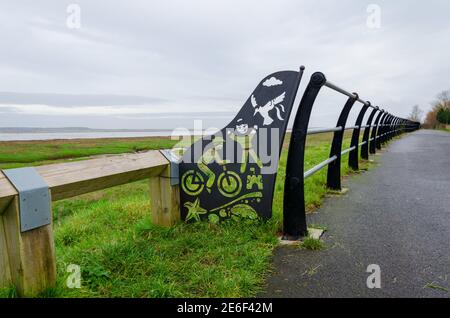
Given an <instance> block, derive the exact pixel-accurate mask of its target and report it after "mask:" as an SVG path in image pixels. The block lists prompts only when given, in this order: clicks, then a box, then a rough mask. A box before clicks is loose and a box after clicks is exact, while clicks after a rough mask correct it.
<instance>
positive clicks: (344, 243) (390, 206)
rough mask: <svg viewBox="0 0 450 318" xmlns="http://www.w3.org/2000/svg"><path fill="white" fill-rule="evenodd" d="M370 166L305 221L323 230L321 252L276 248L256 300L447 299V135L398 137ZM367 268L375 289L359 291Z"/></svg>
mask: <svg viewBox="0 0 450 318" xmlns="http://www.w3.org/2000/svg"><path fill="white" fill-rule="evenodd" d="M376 161H377V163H378V164H377V166H376V167H373V168H372V169H371V170H370V171H368V172H365V173H363V174H360V175H356V176H352V177H350V178H349V180H348V182H347V183H348V184H347V185H346V186H347V187H348V188H349V189H350V191H349V192H348V194H346V195H345V196H342V197H338V198H335V197H334V198H327V199H326V200H325V202H324V205H323V207H322V208H321V209H319V210H318V211H317V213H315V214H312V215H309V216H308V222H309V224H318V225H322V226H326V227H327V230H328V231H327V232H326V234H325V235H324V237H323V241H324V243H325V244H326V249H324V250H322V251H317V252H314V251H308V250H300V249H298V248H293V247H280V248H278V249H277V250H276V251H275V254H274V257H273V258H274V259H273V263H274V271H273V274H272V275H271V276H270V277H269V279H268V281H267V287H266V291H265V292H264V293H262V294H261V295H260V296H262V297H450V134H449V133H446V132H440V131H427V130H421V131H417V132H414V133H412V134H409V135H406V136H403V137H402V138H401V139H398V140H395V141H393V142H392V143H391V144H390V145H389V146H388V147H387V148H386V149H384V150H383V152H382V153H381V154H379V155H377V159H376ZM370 264H377V265H379V266H380V268H381V289H369V288H367V286H366V280H367V277H368V276H369V275H370V274H369V273H366V270H367V266H368V265H370Z"/></svg>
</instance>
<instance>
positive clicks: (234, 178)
mask: <svg viewBox="0 0 450 318" xmlns="http://www.w3.org/2000/svg"><path fill="white" fill-rule="evenodd" d="M217 187H218V188H219V192H220V193H221V194H222V195H223V196H225V197H227V198H234V197H235V196H237V195H238V194H239V193H240V192H241V190H242V180H241V177H239V175H238V174H237V173H236V172H233V171H226V172H222V173H221V174H220V176H219V178H218V179H217Z"/></svg>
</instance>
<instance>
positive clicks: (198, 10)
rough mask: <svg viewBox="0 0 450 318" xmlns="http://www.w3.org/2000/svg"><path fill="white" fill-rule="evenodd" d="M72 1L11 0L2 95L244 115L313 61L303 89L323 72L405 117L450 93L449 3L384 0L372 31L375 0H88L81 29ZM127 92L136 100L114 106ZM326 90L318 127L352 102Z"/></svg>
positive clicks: (109, 120) (28, 118)
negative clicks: (274, 85)
mask: <svg viewBox="0 0 450 318" xmlns="http://www.w3.org/2000/svg"><path fill="white" fill-rule="evenodd" d="M72 2H73V1H39V2H36V1H32V0H25V1H20V2H19V1H1V2H0V37H1V39H2V42H1V49H0V67H1V69H2V72H1V73H0V89H1V90H2V91H6V92H21V93H26V94H31V93H33V94H37V95H27V96H28V97H29V98H27V99H25V97H24V96H25V95H24V96H22V97H21V98H24V99H22V100H26V101H27V103H31V102H33V103H35V102H36V101H37V100H41V101H42V102H45V103H47V104H48V103H53V104H51V105H54V106H62V107H70V106H71V105H73V106H80V105H87V104H88V103H90V102H95V103H97V105H99V106H101V105H105V104H107V103H108V104H110V105H116V104H117V105H121V104H122V103H123V104H128V102H129V101H134V103H133V104H141V103H145V104H148V105H149V107H154V108H155V109H158V110H160V111H161V112H163V111H164V110H165V109H164V107H165V106H164V105H165V104H164V101H166V100H167V101H170V102H171V103H172V104H178V105H179V106H180V109H186V108H189V107H191V105H192V102H193V101H195V100H198V101H199V103H200V102H201V103H202V105H203V104H205V105H207V104H208V103H210V105H211V106H204V111H205V113H208V112H210V111H211V110H212V109H214V107H213V106H214V105H216V104H220V105H224V104H226V105H229V106H228V107H227V109H226V110H227V111H228V110H231V109H234V110H236V111H237V109H238V108H239V107H240V106H241V105H242V104H243V103H244V101H245V100H246V99H247V98H248V96H249V94H250V93H251V91H252V90H253V88H254V87H255V86H256V84H257V83H258V82H259V81H260V80H261V79H263V78H264V77H265V76H267V75H268V74H270V73H272V72H274V71H277V70H282V69H294V70H295V69H298V67H299V66H300V64H304V65H306V66H307V72H306V74H305V79H304V81H303V83H302V86H301V89H300V90H299V94H301V93H302V91H303V89H304V87H305V85H306V81H307V80H308V77H309V76H310V74H311V73H312V72H314V71H323V72H324V73H325V74H326V75H327V76H328V78H329V79H330V80H331V81H333V82H335V83H337V84H339V85H341V86H343V87H345V88H347V89H348V90H352V91H357V92H358V93H359V94H360V95H361V96H362V97H363V98H366V99H369V100H371V101H372V102H374V103H375V104H380V105H383V106H384V107H386V108H387V109H389V110H390V111H391V112H393V113H396V114H399V115H401V116H406V115H407V114H408V112H409V110H410V108H411V106H412V105H414V104H420V105H421V106H422V108H424V109H427V108H429V102H430V101H431V100H432V99H433V97H434V96H435V95H436V93H437V92H439V91H441V90H444V89H448V88H450V79H449V77H448V74H449V73H450V65H449V63H448V56H450V37H449V36H448V34H450V25H449V23H448V12H449V9H450V3H449V2H447V1H439V0H429V1H427V2H419V1H417V2H412V1H407V0H398V1H387V0H379V1H375V3H377V4H378V5H379V6H380V8H381V10H382V11H381V18H382V21H381V29H379V30H371V29H368V28H367V26H366V19H367V12H366V8H367V5H368V4H370V3H372V2H364V1H360V0H343V1H332V0H317V1H313V0H310V1H305V0H303V1H298V0H280V1H270V0H252V1H250V0H249V1H240V2H233V1H229V0H217V1H208V0H201V1H200V0H192V1H182V0H171V1H165V2H161V1H144V0H142V1H138V0H136V1H133V2H131V3H130V2H111V1H106V0H99V1H95V2H94V1H89V0H78V1H76V3H78V4H79V5H80V6H81V19H82V20H81V23H82V28H81V29H79V30H70V29H68V28H67V27H66V25H65V21H66V18H67V13H66V7H67V5H68V4H69V3H72ZM43 92H48V93H46V94H43ZM53 93H54V94H56V95H55V96H51V94H53ZM42 95H46V96H42ZM88 95H89V96H88ZM90 95H96V96H102V97H101V98H100V97H98V98H97V99H96V98H93V99H91V98H92V96H90ZM116 95H120V96H122V95H123V96H127V97H120V98H118V99H116V103H110V102H109V101H112V100H114V96H116ZM61 96H64V98H63V97H61ZM77 96H78V97H77ZM82 96H84V97H82ZM140 96H142V97H140ZM145 96H150V97H145ZM325 96H326V97H325V98H322V99H321V105H318V106H317V111H314V112H313V118H312V121H313V123H314V125H333V124H335V120H336V118H337V116H338V113H339V110H340V107H341V100H340V99H338V98H337V97H336V96H335V95H332V94H329V95H328V94H327V95H325ZM66 97H67V98H66ZM71 97H73V99H71ZM110 97H111V98H110ZM9 98H12V101H14V100H15V99H14V97H11V96H10V97H9ZM19 100H20V98H19V97H17V99H16V101H19ZM159 101H161V103H159ZM205 101H206V103H205ZM0 103H2V101H1V95H0ZM161 105H162V106H161ZM3 110H5V109H4V108H3ZM214 111H217V109H214ZM8 116H10V115H5V114H2V116H0V117H1V118H0V125H5V123H7V124H8V123H9V124H10V123H11V122H13V121H14V124H16V125H17V126H24V125H25V124H33V125H35V126H36V125H37V126H39V125H42V126H46V125H47V124H51V125H60V126H68V125H75V126H80V125H81V123H89V125H93V126H94V127H96V126H100V125H101V126H102V127H103V126H107V125H110V126H112V127H108V128H114V127H115V126H116V125H119V126H121V128H127V127H122V125H129V127H133V126H135V125H140V126H144V127H147V125H156V124H157V125H161V126H164V125H166V126H167V127H168V128H170V127H172V126H173V125H178V124H179V121H174V120H170V119H169V120H162V119H160V120H139V119H128V120H127V121H122V122H120V121H119V120H117V119H116V118H115V117H113V116H108V115H107V114H105V116H104V118H103V121H101V122H100V121H99V120H97V119H92V118H86V117H77V116H72V117H62V116H61V117H57V118H55V117H52V118H51V119H49V118H46V116H44V115H42V116H36V115H22V116H16V117H8ZM147 117H148V115H147ZM191 119H192V118H191V117H186V121H188V120H191ZM217 123H218V124H219V123H222V121H220V120H218V121H217ZM189 124H190V123H186V125H189ZM81 126H84V125H81ZM147 128H148V127H147Z"/></svg>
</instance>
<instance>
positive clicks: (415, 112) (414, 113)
mask: <svg viewBox="0 0 450 318" xmlns="http://www.w3.org/2000/svg"><path fill="white" fill-rule="evenodd" d="M422 115H423V111H422V110H421V109H420V107H419V105H414V106H413V108H412V110H411V113H410V114H409V116H408V119H409V120H412V121H415V122H418V123H420V122H421V121H422Z"/></svg>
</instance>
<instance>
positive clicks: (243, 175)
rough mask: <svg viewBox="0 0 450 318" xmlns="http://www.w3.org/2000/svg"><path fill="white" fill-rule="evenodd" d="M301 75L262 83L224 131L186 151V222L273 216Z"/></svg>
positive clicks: (284, 75) (182, 172)
mask: <svg viewBox="0 0 450 318" xmlns="http://www.w3.org/2000/svg"><path fill="white" fill-rule="evenodd" d="M303 70H304V68H303V67H302V68H301V69H300V72H295V71H284V72H277V73H274V74H271V75H269V76H267V77H266V78H264V80H262V81H261V82H260V83H259V85H258V86H257V88H256V89H255V90H254V91H253V93H252V94H251V96H250V97H249V98H248V100H247V101H246V103H245V104H244V106H243V107H242V108H241V110H240V111H239V113H238V114H237V116H236V117H235V118H234V119H233V120H232V121H231V122H230V123H229V124H228V125H227V126H226V127H225V128H223V129H222V130H221V131H219V132H218V133H216V134H214V135H213V136H207V137H203V138H202V139H200V140H198V141H197V142H195V143H194V144H193V145H192V146H191V147H190V148H189V149H188V150H187V151H186V152H185V154H184V155H183V158H182V162H181V163H180V166H179V167H180V168H179V169H180V177H181V180H180V183H181V186H180V199H181V200H180V207H181V217H182V219H183V220H186V221H190V220H200V219H205V218H208V219H209V220H210V221H212V222H218V221H219V220H222V219H227V218H249V219H254V218H257V217H261V218H264V219H268V218H270V217H271V216H272V201H273V193H274V186H275V179H276V172H277V168H278V160H279V156H280V152H281V148H282V145H283V140H284V136H285V132H286V128H287V124H288V121H289V117H290V114H291V111H292V106H293V103H294V99H295V96H296V94H297V90H298V86H299V84H300V80H301V77H302V74H303Z"/></svg>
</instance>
